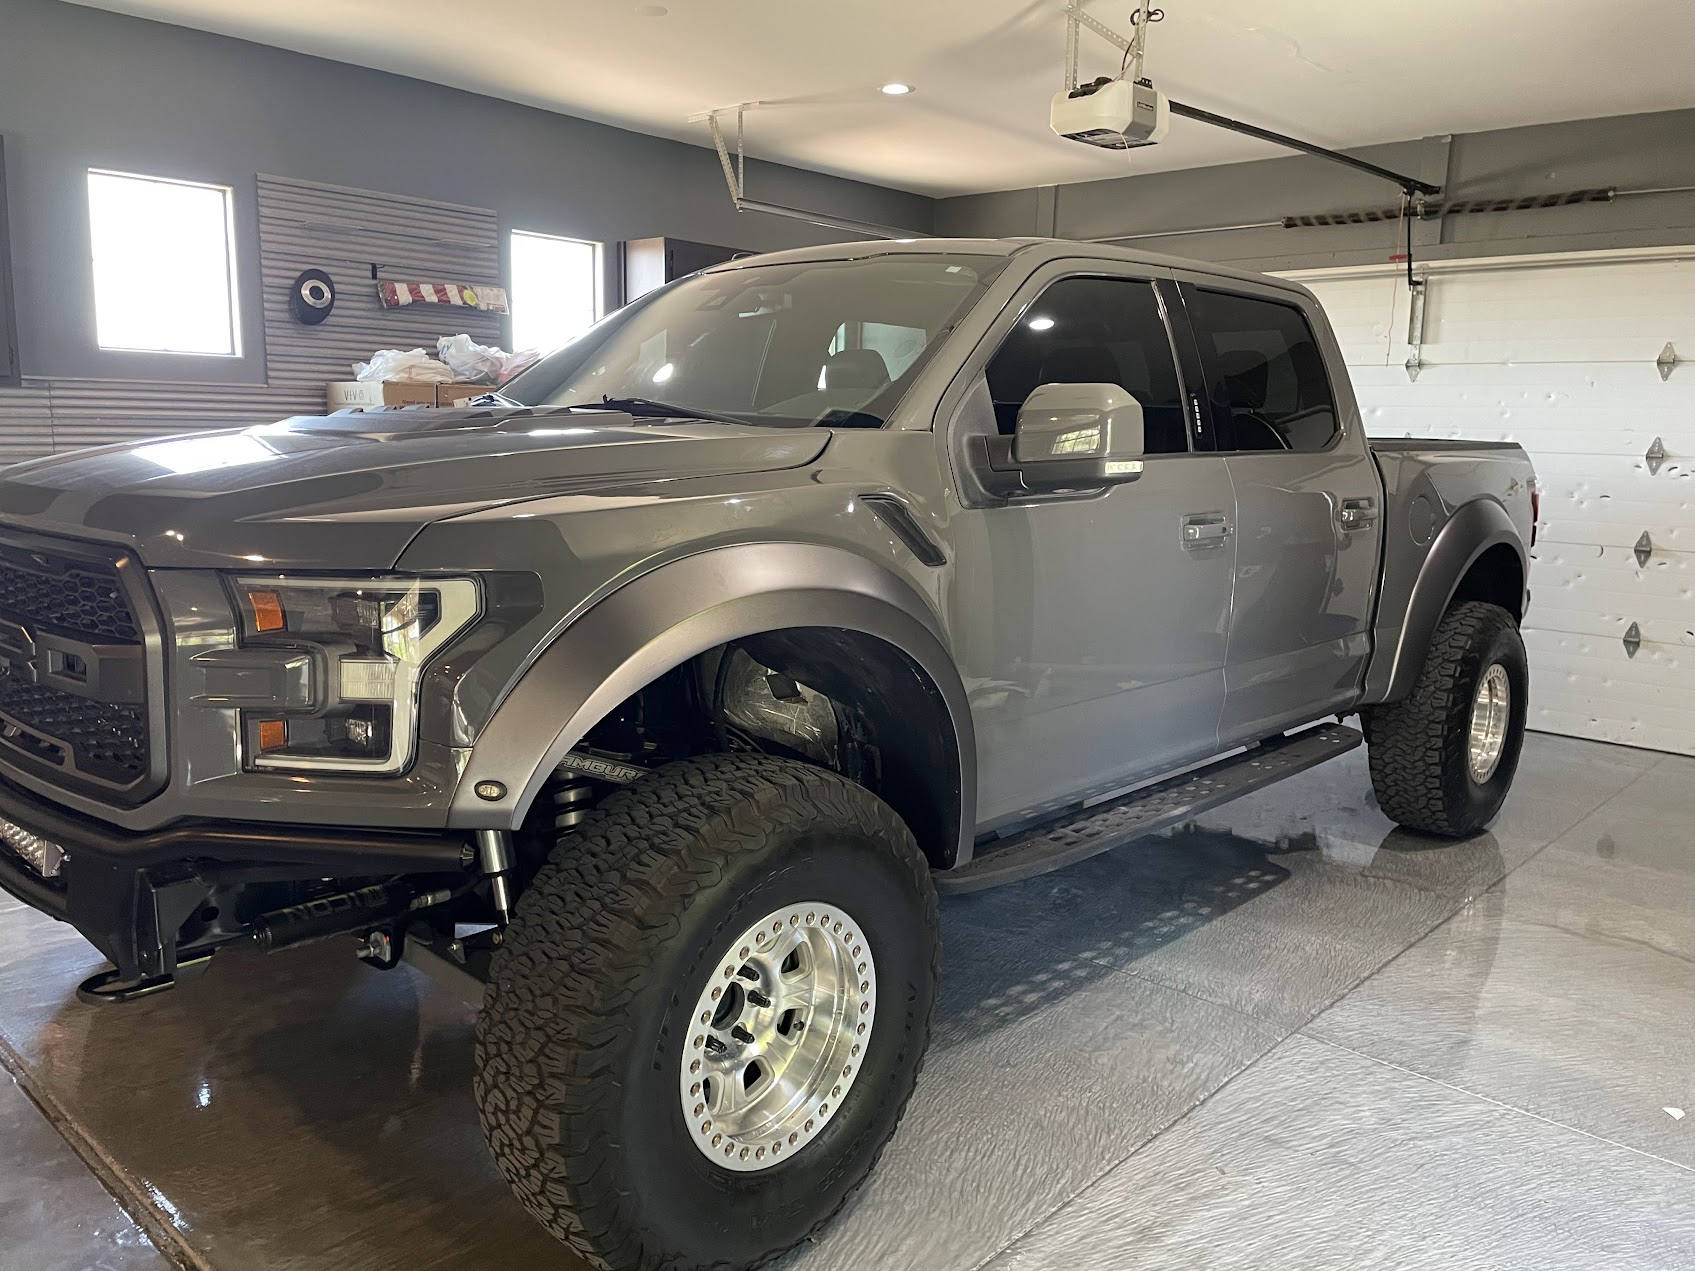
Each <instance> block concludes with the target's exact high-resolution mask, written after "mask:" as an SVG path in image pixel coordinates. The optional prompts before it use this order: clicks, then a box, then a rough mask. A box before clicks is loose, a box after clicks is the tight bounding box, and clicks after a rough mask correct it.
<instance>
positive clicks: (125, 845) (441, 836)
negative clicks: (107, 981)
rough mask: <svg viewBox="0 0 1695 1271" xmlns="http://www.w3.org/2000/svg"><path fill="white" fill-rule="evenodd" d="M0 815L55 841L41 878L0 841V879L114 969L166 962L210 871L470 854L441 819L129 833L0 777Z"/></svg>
mask: <svg viewBox="0 0 1695 1271" xmlns="http://www.w3.org/2000/svg"><path fill="white" fill-rule="evenodd" d="M0 817H4V818H5V819H6V820H8V821H11V822H12V823H13V824H15V825H17V826H19V827H21V828H23V829H25V830H28V831H29V832H30V833H32V834H36V835H38V836H40V837H41V838H44V839H47V840H48V841H50V842H53V843H56V844H58V845H59V846H60V847H62V848H63V849H64V850H65V860H64V864H63V867H62V869H61V871H60V874H59V876H58V877H56V878H51V879H47V878H43V877H42V876H41V875H39V874H37V873H36V872H35V870H34V869H33V868H31V866H30V865H29V864H27V863H26V862H25V861H24V860H23V858H22V857H20V856H19V855H17V854H16V853H15V852H14V851H12V850H11V849H10V848H8V847H6V846H4V845H3V844H0V891H4V892H6V893H8V894H10V895H12V896H14V897H16V898H17V899H18V900H21V901H22V902H23V903H24V904H26V905H28V906H30V907H31V908H33V909H38V910H40V911H41V912H42V913H45V914H48V915H50V916H52V917H54V918H57V919H59V920H60V921H62V922H68V923H70V924H71V925H72V926H74V927H75V928H76V929H77V930H78V931H80V932H81V933H82V934H83V935H84V936H86V937H87V938H88V940H89V942H90V943H91V944H93V945H94V947H95V948H97V949H99V950H100V952H101V953H103V954H105V955H106V956H107V957H108V958H110V959H111V960H112V962H113V964H114V965H115V966H117V968H118V969H119V971H120V972H122V973H123V975H124V977H125V978H126V979H128V978H134V977H136V976H138V975H169V974H171V973H172V971H173V970H174V968H175V965H176V952H177V951H176V937H177V934H178V932H179V930H180V929H181V927H182V924H183V922H184V921H185V920H186V919H187V918H188V916H189V915H190V914H192V913H193V912H194V911H195V910H196V909H197V908H198V907H199V905H200V903H201V901H202V899H203V898H204V897H205V895H206V894H207V891H208V889H209V888H210V887H211V886H213V885H215V884H217V883H220V882H226V883H227V882H241V881H243V880H244V879H248V878H252V879H259V878H263V879H265V880H269V881H278V880H286V879H291V878H292V879H307V878H337V877H371V876H381V875H393V874H434V873H457V872H459V871H461V870H463V869H465V868H466V867H467V865H468V864H469V863H470V861H471V859H472V855H471V854H472V848H471V844H470V840H469V838H468V837H467V836H466V835H465V834H463V833H451V832H445V831H444V832H441V833H415V832H391V831H386V830H380V829H358V828H353V829H349V828H341V827H326V826H313V825H276V824H271V823H269V822H258V821H209V820H183V821H178V822H176V823H174V824H172V825H168V826H165V827H163V828H161V829H157V830H152V831H148V832H146V833H131V832H129V831H125V830H119V829H116V828H115V827H113V826H110V825H107V824H105V823H103V822H100V821H96V820H94V819H93V818H90V817H85V816H83V815H81V814H80V813H75V812H71V811H68V810H66V809H65V808H62V807H60V806H58V805H57V804H55V803H52V802H49V801H48V800H46V799H43V798H40V797H39V796H37V795H34V794H31V793H29V792H28V791H25V790H22V789H20V788H19V787H17V786H15V785H12V784H11V783H9V782H6V781H3V780H0Z"/></svg>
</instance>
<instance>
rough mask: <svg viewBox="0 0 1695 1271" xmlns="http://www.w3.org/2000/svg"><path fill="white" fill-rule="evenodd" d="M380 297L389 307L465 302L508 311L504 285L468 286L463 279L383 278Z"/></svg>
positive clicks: (378, 285)
mask: <svg viewBox="0 0 1695 1271" xmlns="http://www.w3.org/2000/svg"><path fill="white" fill-rule="evenodd" d="M377 297H378V299H380V300H381V301H382V303H383V307H384V308H385V309H398V308H400V307H401V306H402V305H461V306H464V307H467V308H471V309H487V310H488V311H489V312H490V313H506V312H508V309H507V306H506V289H505V288H504V287H468V286H466V285H465V284H464V283H459V282H382V281H379V282H378V283H377Z"/></svg>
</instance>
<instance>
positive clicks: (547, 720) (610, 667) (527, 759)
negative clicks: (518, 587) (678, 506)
mask: <svg viewBox="0 0 1695 1271" xmlns="http://www.w3.org/2000/svg"><path fill="white" fill-rule="evenodd" d="M795 627H826V628H835V629H840V630H847V631H854V632H859V633H862V634H864V635H868V636H872V637H875V638H877V639H879V640H882V641H884V642H886V643H888V644H889V645H892V646H893V647H894V648H895V649H897V650H898V651H899V652H901V653H903V654H904V655H905V656H906V657H907V658H909V659H910V660H911V661H912V662H913V663H914V664H915V665H916V666H917V668H918V670H919V671H920V672H922V674H923V675H924V677H925V678H926V679H928V680H929V682H930V684H931V685H932V686H933V687H934V689H935V691H936V694H937V695H938V696H939V697H940V699H941V702H942V704H943V706H944V707H945V709H946V714H947V717H948V721H949V724H950V725H951V730H952V733H953V738H952V741H953V746H952V750H953V754H954V758H955V763H956V768H955V779H954V782H953V784H954V786H955V789H953V790H951V791H944V792H943V795H942V797H944V798H946V799H948V800H950V801H951V802H954V803H956V804H957V807H956V808H953V809H949V811H950V812H951V815H950V817H949V822H950V823H951V825H952V828H953V834H954V835H955V836H956V837H957V842H955V843H954V844H952V845H951V846H952V855H953V863H955V864H963V863H964V862H965V861H967V860H969V859H970V856H971V847H972V843H973V840H974V835H975V829H976V812H977V772H976V763H977V746H976V734H975V730H974V729H973V727H972V721H971V709H970V704H969V702H968V700H967V698H966V695H965V688H964V685H963V684H962V683H961V681H960V677H959V671H958V668H957V666H956V665H955V663H954V660H953V656H952V654H950V653H949V651H948V648H947V645H946V642H945V640H944V638H943V635H942V631H941V628H940V625H939V624H938V622H937V620H936V617H935V615H934V613H933V612H932V611H931V609H930V607H929V605H928V604H927V603H926V602H925V601H924V600H923V598H922V597H921V596H920V595H919V593H918V592H917V591H916V590H915V589H914V588H913V586H912V585H911V584H910V583H908V582H907V581H906V580H904V579H903V578H901V577H900V576H899V575H898V574H896V573H894V572H893V571H892V570H890V569H888V568H887V567H885V566H882V565H879V564H877V563H875V562H873V561H871V560H868V559H866V558H865V557H863V556H860V555H858V554H857V553H855V552H851V551H848V550H846V549H843V548H839V547H829V546H824V545H821V544H808V543H753V544H742V545H738V546H731V547H721V548H715V549H712V550H710V551H705V552H700V553H698V554H695V555H692V556H685V557H683V558H681V559H679V560H675V561H671V562H669V563H667V564H664V565H661V566H659V567H658V568H656V569H653V570H650V571H649V572H647V573H644V574H642V575H640V576H638V577H637V578H635V579H633V580H631V581H630V582H627V583H625V584H624V585H623V586H621V587H619V588H618V589H617V590H615V591H613V592H611V593H610V594H608V595H607V596H605V597H604V598H603V599H601V600H600V601H598V602H597V603H596V604H595V605H593V606H592V607H591V608H590V609H588V610H587V611H586V612H585V613H584V614H583V615H582V616H581V617H579V618H577V619H576V620H575V621H574V622H572V623H571V625H570V626H568V627H567V628H565V630H564V631H563V632H561V633H560V634H559V635H558V636H557V637H556V638H555V639H554V640H553V642H552V643H551V644H550V645H548V646H547V648H546V649H545V650H543V651H542V653H541V654H540V655H539V656H538V657H537V658H536V659H535V660H534V661H533V662H532V663H531V664H530V666H529V667H528V669H527V670H526V671H525V672H524V674H523V675H522V676H521V677H520V678H519V679H518V681H517V683H516V684H515V685H514V686H513V688H512V689H511V690H510V691H509V692H508V693H507V694H506V696H505V697H504V698H503V699H502V701H501V702H500V704H499V706H497V707H496V709H495V711H494V714H493V715H492V716H491V717H490V719H489V722H488V724H487V725H486V726H485V727H484V728H483V729H482V731H481V733H480V734H479V736H478V737H477V739H476V742H475V744H474V745H473V746H472V748H471V753H470V757H469V759H468V761H467V762H466V764H465V767H464V770H463V772H462V773H461V774H460V778H459V782H458V785H457V787H456V789H455V791H454V796H453V803H452V807H451V810H450V812H449V824H450V825H453V826H455V827H462V828H468V829H473V828H474V829H515V828H517V826H518V825H519V824H520V823H521V822H522V821H523V819H524V816H525V814H526V813H527V812H528V811H529V808H530V805H531V804H532V803H533V802H534V800H535V798H536V795H537V793H538V792H539V791H540V789H541V787H542V785H543V784H544V783H545V782H546V780H547V779H548V777H549V776H550V775H551V774H552V772H553V771H554V769H555V768H557V767H558V765H559V763H560V761H561V760H562V759H563V758H564V757H565V755H566V754H567V753H569V752H570V750H571V749H572V747H574V746H575V745H577V743H578V742H579V741H581V740H582V738H583V735H584V734H585V733H587V732H588V730H589V729H590V728H591V727H592V726H593V725H594V724H596V723H597V722H599V721H600V720H601V719H602V718H604V717H605V715H606V714H607V713H608V712H609V711H611V710H612V709H613V708H614V707H616V706H617V705H618V704H619V703H620V702H622V701H624V700H625V699H626V698H628V697H630V696H631V695H632V694H634V693H636V692H637V691H638V690H640V689H641V688H643V687H644V686H645V685H647V684H649V683H651V682H652V681H653V680H655V679H656V678H658V677H659V676H660V675H663V674H664V673H665V672H667V671H670V670H672V669H674V668H676V667H678V666H681V665H682V664H683V663H684V662H686V661H688V660H689V659H690V658H692V657H696V656H698V655H699V654H702V653H705V652H706V651H707V650H709V649H713V648H716V647H717V646H718V645H721V644H724V643H725V642H727V641H730V640H738V639H746V638H749V637H752V636H757V635H762V634H765V633H768V632H772V631H779V630H784V629H788V628H795ZM485 782H498V783H499V784H500V785H501V786H503V787H504V788H505V793H504V795H502V796H501V797H500V798H498V799H483V798H480V797H478V795H477V793H476V787H477V786H478V785H479V784H481V783H485Z"/></svg>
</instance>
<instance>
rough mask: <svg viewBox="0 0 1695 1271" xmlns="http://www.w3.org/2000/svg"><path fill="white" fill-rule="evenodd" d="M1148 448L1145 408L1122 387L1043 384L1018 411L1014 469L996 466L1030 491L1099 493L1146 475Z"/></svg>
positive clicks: (1012, 467)
mask: <svg viewBox="0 0 1695 1271" xmlns="http://www.w3.org/2000/svg"><path fill="white" fill-rule="evenodd" d="M1144 445H1145V442H1144V438H1143V431H1142V404H1141V403H1140V402H1139V401H1137V400H1136V399H1135V397H1134V396H1132V395H1131V394H1130V393H1128V392H1126V391H1125V390H1124V389H1123V388H1121V387H1119V386H1118V385H1117V384H1041V385H1038V386H1037V388H1036V390H1035V391H1034V392H1032V393H1031V394H1030V396H1029V397H1028V398H1027V399H1026V400H1025V402H1024V405H1023V407H1022V408H1021V409H1020V410H1019V412H1018V423H1017V426H1016V431H1015V432H1014V434H1013V436H1012V446H1011V454H1010V455H1009V456H1007V458H1009V459H1010V461H1011V462H1010V464H1006V463H1005V461H1004V460H1003V461H1002V462H1001V463H993V462H992V463H991V466H992V467H993V468H995V469H996V470H997V475H998V474H999V473H1000V472H1005V471H1007V469H1008V468H1010V469H1011V470H1012V471H1014V472H1015V473H1016V475H1017V477H1018V478H1019V480H1020V484H1021V485H1022V486H1023V488H1024V489H1025V490H1026V491H1030V492H1045V491H1052V490H1078V489H1093V488H1098V487H1100V486H1107V485H1117V484H1121V483H1123V482H1126V481H1134V480H1136V478H1137V477H1139V476H1141V475H1142V455H1143V451H1144ZM993 458H1000V456H993Z"/></svg>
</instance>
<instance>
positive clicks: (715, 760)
mask: <svg viewBox="0 0 1695 1271" xmlns="http://www.w3.org/2000/svg"><path fill="white" fill-rule="evenodd" d="M761 915H763V916H761ZM761 937H764V938H763V939H761ZM939 938H940V932H939V923H938V915H937V912H936V892H935V887H934V884H933V883H932V882H931V879H930V865H929V862H928V861H927V860H926V859H925V858H924V854H923V852H922V851H920V850H919V847H918V844H917V843H916V842H915V841H914V839H913V836H912V832H911V830H910V829H908V828H907V826H906V824H905V823H904V822H903V821H902V820H901V818H900V817H899V816H898V815H897V814H896V813H895V812H894V810H893V809H892V808H890V807H889V805H888V804H886V803H884V802H883V801H882V800H881V799H879V798H878V797H877V796H876V795H875V794H873V793H872V792H871V791H869V790H867V789H865V787H863V786H861V785H858V784H856V783H854V782H852V781H850V780H848V779H847V778H845V777H843V776H841V775H839V774H837V773H834V772H830V771H827V770H824V769H820V768H817V767H815V766H813V765H810V764H806V763H801V762H798V761H795V760H788V759H778V758H774V757H771V756H766V755H751V754H732V755H710V756H702V757H700V758H697V759H688V760H683V761H680V762H678V763H675V764H668V765H666V766H665V767H663V768H660V769H658V770H657V771H655V772H653V773H652V774H650V775H648V776H646V777H643V778H642V779H641V780H640V781H638V782H634V783H632V784H631V785H629V786H626V787H624V788H623V789H621V790H619V791H617V792H616V793H614V794H611V795H609V796H608V797H607V798H606V799H605V800H604V801H602V802H601V803H600V804H598V805H597V806H596V807H595V808H594V809H593V811H591V812H590V813H589V815H588V816H586V817H585V818H583V820H582V821H581V823H580V824H578V825H576V826H574V827H572V828H570V829H568V830H566V831H565V832H564V833H562V834H561V835H559V838H558V841H557V843H556V844H555V846H554V849H553V851H552V852H551V853H550V854H549V859H548V861H547V863H546V864H545V865H544V866H543V867H542V868H541V869H540V870H539V871H538V872H537V873H536V875H535V876H534V877H533V879H532V880H531V882H530V884H529V886H528V887H527V888H525V889H524V891H523V893H522V895H520V896H519V898H518V904H517V907H516V910H515V912H514V914H513V919H512V922H511V924H510V925H509V926H508V927H507V930H506V939H505V940H504V941H503V942H502V945H501V948H500V949H499V951H498V953H497V954H496V957H495V959H494V962H493V965H492V966H491V969H490V983H489V988H488V992H487V995H486V997H485V999H484V1005H483V1011H482V1014H481V1016H480V1018H479V1019H478V1024H477V1068H476V1084H477V1101H478V1108H479V1111H480V1112H481V1113H482V1120H483V1128H484V1130H485V1132H486V1133H487V1135H488V1141H489V1147H490V1149H491V1150H492V1151H493V1153H494V1158H495V1161H496V1163H497V1164H498V1165H499V1166H500V1169H501V1172H502V1173H503V1174H504V1175H505V1176H506V1178H507V1180H508V1181H509V1182H510V1183H511V1184H512V1188H513V1191H514V1192H515V1193H516V1194H517V1196H518V1198H519V1199H520V1200H521V1201H522V1202H523V1203H524V1205H525V1207H526V1208H527V1209H529V1211H530V1212H531V1213H532V1214H533V1215H535V1217H536V1218H537V1219H539V1220H540V1221H541V1222H542V1223H543V1224H544V1225H545V1226H546V1227H547V1229H548V1230H549V1231H550V1232H552V1233H553V1234H554V1235H555V1236H557V1237H558V1238H559V1239H560V1240H563V1241H564V1242H565V1243H566V1244H568V1245H570V1246H571V1248H572V1249H574V1250H575V1251H576V1252H577V1253H579V1254H581V1255H582V1256H583V1257H584V1258H586V1259H587V1260H588V1261H589V1262H590V1263H592V1264H593V1265H594V1266H596V1267H599V1268H602V1269H603V1271H708V1269H710V1271H745V1269H746V1268H752V1267H758V1266H761V1265H763V1264H764V1263H766V1262H767V1261H769V1260H770V1259H771V1258H773V1257H776V1256H777V1255H779V1254H781V1253H783V1252H784V1251H785V1250H788V1249H791V1248H793V1247H794V1246H795V1245H797V1244H799V1243H801V1242H803V1241H806V1240H807V1239H809V1238H811V1237H813V1236H815V1235H816V1234H817V1233H818V1232H819V1231H820V1229H821V1228H822V1227H823V1225H824V1224H825V1223H826V1222H828V1221H829V1219H830V1218H831V1216H832V1215H834V1214H835V1213H837V1212H838V1211H839V1210H840V1209H841V1207H842V1206H843V1205H844V1204H845V1203H846V1202H847V1200H848V1197H849V1196H850V1195H852V1193H853V1191H854V1189H855V1188H856V1187H858V1186H859V1184H860V1183H861V1182H862V1181H863V1180H864V1179H865V1177H866V1175H867V1174H868V1173H869V1172H870V1171H871V1168H872V1166H873V1165H874V1164H875V1163H876V1160H877V1157H878V1155H879V1153H881V1151H882V1149H883V1145H884V1144H885V1143H887V1142H888V1139H889V1136H890V1135H891V1134H893V1133H894V1130H895V1126H896V1124H897V1123H898V1122H899V1120H900V1116H901V1112H902V1110H903V1109H904V1108H905V1106H906V1102H907V1100H908V1098H909V1097H910V1096H911V1094H912V1090H913V1086H914V1084H915V1082H916V1080H917V1076H918V1070H919V1067H920V1064H921V1063H922V1059H923V1054H924V1048H925V1044H926V1042H927V1041H928V1039H929V1033H930V1016H931V1011H932V1009H933V1006H934V1004H935V995H936V983H937V976H938V971H939V963H938V958H939V947H940V946H939ZM873 951H874V956H873ZM709 1039H711V1044H710V1045H709V1044H708V1041H709ZM695 1065H698V1067H696V1066H695ZM697 1087H698V1088H697ZM708 1121H710V1122H711V1127H710V1128H709V1129H704V1130H703V1129H702V1127H703V1126H704V1125H706V1123H707V1122H708ZM714 1136H717V1141H716V1143H715V1142H714ZM726 1149H728V1154H727V1155H726Z"/></svg>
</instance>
